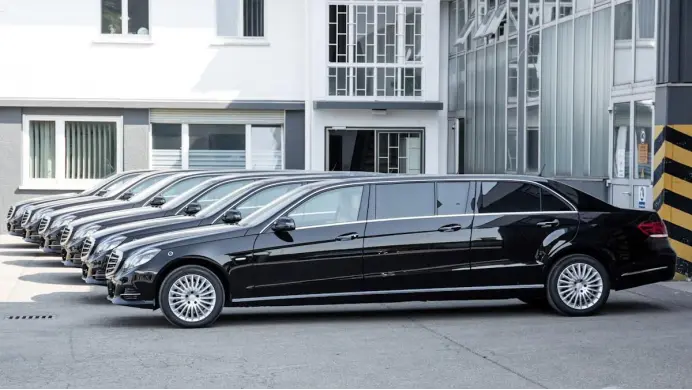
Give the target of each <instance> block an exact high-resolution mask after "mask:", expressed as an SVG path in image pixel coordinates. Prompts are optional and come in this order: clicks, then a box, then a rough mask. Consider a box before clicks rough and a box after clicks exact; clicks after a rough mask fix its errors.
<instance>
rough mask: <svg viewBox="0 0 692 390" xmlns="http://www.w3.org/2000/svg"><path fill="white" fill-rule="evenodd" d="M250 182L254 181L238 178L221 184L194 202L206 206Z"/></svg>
mask: <svg viewBox="0 0 692 390" xmlns="http://www.w3.org/2000/svg"><path fill="white" fill-rule="evenodd" d="M250 183H252V180H238V181H233V182H230V183H225V184H221V185H220V186H218V187H216V188H214V189H213V190H211V191H209V192H207V193H206V194H204V195H202V196H199V197H197V199H195V200H194V201H193V202H195V203H198V204H199V205H200V206H202V208H205V207H207V206H209V205H210V204H212V203H214V202H216V201H217V200H219V199H221V198H223V197H224V196H226V195H228V194H230V193H231V192H233V191H235V190H237V189H238V188H240V187H243V186H245V185H247V184H250Z"/></svg>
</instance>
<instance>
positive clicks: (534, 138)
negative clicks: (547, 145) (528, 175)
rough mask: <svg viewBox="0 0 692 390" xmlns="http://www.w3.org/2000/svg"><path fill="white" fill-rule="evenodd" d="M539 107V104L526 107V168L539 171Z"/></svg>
mask: <svg viewBox="0 0 692 390" xmlns="http://www.w3.org/2000/svg"><path fill="white" fill-rule="evenodd" d="M538 113H539V108H538V106H537V105H535V106H529V107H527V108H526V170H527V171H528V172H538V145H539V144H538V142H539V124H540V119H539V117H538Z"/></svg>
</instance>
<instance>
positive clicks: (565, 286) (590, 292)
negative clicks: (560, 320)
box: [547, 255, 610, 316]
mask: <svg viewBox="0 0 692 390" xmlns="http://www.w3.org/2000/svg"><path fill="white" fill-rule="evenodd" d="M547 290H548V291H547V295H548V302H549V303H550V306H552V307H553V309H555V311H557V312H558V313H560V314H562V315H567V316H587V315H591V314H595V313H596V312H598V311H599V310H600V309H601V308H602V307H603V305H604V304H605V303H606V301H607V300H608V295H609V294H610V279H609V277H608V272H607V270H606V268H605V267H604V266H603V264H601V263H600V262H599V261H598V260H596V259H594V258H593V257H590V256H586V255H569V256H566V257H564V258H562V259H560V260H558V262H557V263H555V265H554V266H553V268H552V269H551V271H550V274H549V275H548V286H547Z"/></svg>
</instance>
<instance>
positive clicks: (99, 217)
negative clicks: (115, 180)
mask: <svg viewBox="0 0 692 390" xmlns="http://www.w3.org/2000/svg"><path fill="white" fill-rule="evenodd" d="M118 202H120V203H119V204H122V201H118ZM81 211H84V210H81ZM157 212H158V213H160V212H161V209H159V208H154V207H136V208H133V209H125V210H116V211H106V212H103V213H98V214H94V215H89V216H87V217H82V218H78V219H76V220H74V221H72V226H74V227H80V226H85V225H90V224H98V223H99V222H108V221H110V220H117V219H121V218H128V217H130V218H132V217H137V216H147V215H149V214H156V213H157Z"/></svg>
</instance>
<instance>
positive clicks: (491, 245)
mask: <svg viewBox="0 0 692 390" xmlns="http://www.w3.org/2000/svg"><path fill="white" fill-rule="evenodd" d="M477 188H478V202H477V209H476V216H475V218H474V222H473V232H472V235H471V248H472V256H471V272H470V274H471V279H472V280H473V281H474V285H476V286H494V287H495V288H497V287H498V286H517V285H518V286H520V287H530V286H535V285H540V284H543V283H544V280H543V261H544V259H545V256H546V255H547V254H548V253H550V252H551V251H553V250H555V249H557V248H558V247H559V246H561V245H565V244H567V243H569V241H571V240H572V239H573V238H574V236H575V234H576V232H577V228H578V226H579V219H578V214H577V212H576V211H575V210H574V209H573V208H572V207H571V205H569V204H567V203H566V202H565V201H564V200H563V199H561V198H560V197H559V196H558V195H556V194H555V193H554V192H552V191H551V190H549V189H547V188H546V187H544V186H541V185H539V184H536V183H533V182H529V181H519V180H517V181H509V180H508V181H479V182H478V184H477Z"/></svg>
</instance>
